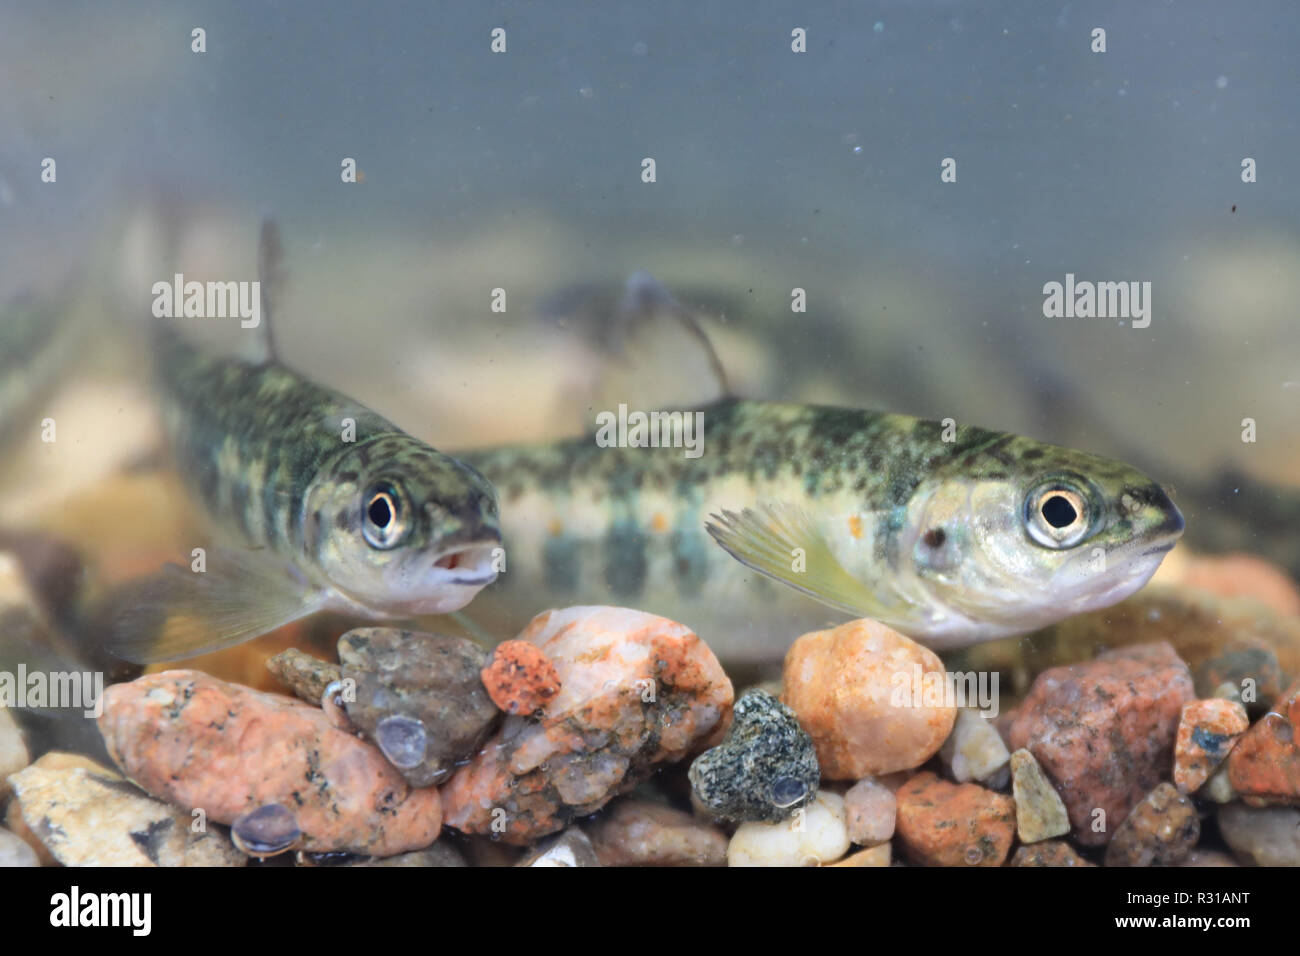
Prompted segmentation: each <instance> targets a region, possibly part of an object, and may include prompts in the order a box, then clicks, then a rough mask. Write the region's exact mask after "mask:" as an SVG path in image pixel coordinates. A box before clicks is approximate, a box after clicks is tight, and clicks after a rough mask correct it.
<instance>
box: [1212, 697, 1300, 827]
mask: <svg viewBox="0 0 1300 956" xmlns="http://www.w3.org/2000/svg"><path fill="white" fill-rule="evenodd" d="M1298 726H1300V681H1297V682H1296V683H1294V684H1292V685H1291V686H1290V687H1288V688H1287V689H1286V691H1285V692H1283V694H1282V695H1281V697H1280V699H1279V700H1278V701H1277V702H1276V703H1275V705H1274V707H1273V709H1272V710H1270V711H1269V712H1268V713H1267V714H1265V715H1264V716H1263V717H1261V718H1260V719H1259V720H1257V721H1256V722H1255V723H1254V724H1253V725H1252V726H1251V728H1250V729H1249V730H1247V731H1246V732H1245V733H1244V734H1243V735H1242V736H1241V738H1240V739H1239V740H1238V741H1237V745H1236V746H1235V747H1233V748H1232V753H1230V754H1229V755H1228V781H1229V782H1230V783H1231V784H1232V789H1233V790H1235V791H1236V792H1237V793H1239V794H1241V796H1242V799H1244V800H1245V801H1246V802H1247V803H1249V804H1251V805H1252V806H1266V805H1268V804H1274V803H1291V804H1295V803H1300V748H1297V747H1296V739H1295V735H1296V728H1297V727H1298Z"/></svg>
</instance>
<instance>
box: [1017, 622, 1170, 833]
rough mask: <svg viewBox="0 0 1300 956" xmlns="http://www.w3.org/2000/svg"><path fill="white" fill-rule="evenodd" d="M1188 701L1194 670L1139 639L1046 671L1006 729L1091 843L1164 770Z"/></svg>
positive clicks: (1110, 829)
mask: <svg viewBox="0 0 1300 956" xmlns="http://www.w3.org/2000/svg"><path fill="white" fill-rule="evenodd" d="M1192 699H1193V691H1192V679H1191V675H1190V674H1189V673H1188V671H1187V665H1186V664H1184V663H1183V662H1182V660H1180V659H1179V657H1178V655H1177V654H1175V653H1174V650H1173V648H1172V647H1170V646H1169V645H1168V644H1166V643H1163V642H1162V643H1159V644H1139V645H1135V646H1132V647H1126V648H1124V649H1123V650H1118V651H1108V652H1106V653H1104V654H1101V655H1100V656H1099V657H1098V658H1097V659H1096V660H1095V661H1092V662H1090V663H1087V664H1075V665H1072V666H1069V667H1053V668H1051V669H1049V670H1046V671H1043V672H1042V673H1041V674H1039V675H1038V677H1037V678H1036V679H1035V680H1034V683H1033V686H1032V687H1031V688H1030V691H1029V695H1028V696H1027V697H1026V698H1025V700H1024V702H1023V703H1022V704H1021V705H1020V707H1019V709H1018V712H1017V714H1016V719H1015V720H1014V721H1013V722H1012V724H1011V727H1010V730H1009V734H1008V736H1009V737H1010V743H1011V746H1013V747H1015V748H1016V749H1020V748H1022V747H1023V748H1027V749H1028V750H1029V751H1030V752H1032V753H1033V755H1034V757H1035V759H1037V760H1038V762H1039V764H1040V765H1041V766H1042V768H1043V770H1044V771H1045V772H1046V773H1047V775H1048V776H1049V777H1050V778H1051V779H1052V781H1053V782H1054V783H1055V784H1056V790H1057V793H1059V794H1060V796H1061V799H1062V801H1063V802H1064V803H1065V806H1066V809H1067V810H1068V811H1069V814H1070V822H1071V823H1072V825H1073V827H1074V837H1075V839H1076V840H1077V841H1078V842H1079V843H1081V844H1083V845H1085V846H1095V845H1098V844H1102V843H1105V842H1107V840H1108V839H1109V838H1110V834H1111V833H1113V832H1114V830H1115V828H1117V827H1118V826H1119V824H1120V823H1122V822H1123V820H1124V818H1125V817H1126V816H1128V813H1129V811H1130V810H1131V809H1132V808H1133V806H1135V805H1136V804H1137V803H1138V802H1139V801H1140V800H1142V799H1143V797H1145V796H1146V794H1147V793H1149V792H1150V791H1151V789H1152V788H1153V787H1154V786H1155V785H1156V784H1157V783H1159V782H1160V779H1161V777H1162V776H1163V775H1165V774H1168V772H1169V767H1170V765H1171V764H1172V762H1173V756H1174V737H1175V734H1176V732H1177V730H1178V720H1179V717H1180V715H1181V714H1182V710H1183V706H1184V705H1186V704H1187V703H1189V702H1190V701H1191V700H1192ZM1097 810H1101V811H1102V812H1103V813H1104V814H1105V821H1106V829H1105V830H1104V831H1101V832H1098V831H1096V830H1094V829H1093V828H1092V823H1093V821H1094V819H1096V817H1095V815H1094V814H1095V811H1097Z"/></svg>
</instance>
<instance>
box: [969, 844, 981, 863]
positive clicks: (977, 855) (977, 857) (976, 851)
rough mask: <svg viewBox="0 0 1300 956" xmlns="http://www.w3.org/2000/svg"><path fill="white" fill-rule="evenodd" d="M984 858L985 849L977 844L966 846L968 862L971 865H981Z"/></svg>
mask: <svg viewBox="0 0 1300 956" xmlns="http://www.w3.org/2000/svg"><path fill="white" fill-rule="evenodd" d="M983 859H984V851H983V850H981V849H980V848H979V847H977V846H968V847H966V862H967V863H969V864H970V865H971V866H979V864H980V862H981V861H982V860H983Z"/></svg>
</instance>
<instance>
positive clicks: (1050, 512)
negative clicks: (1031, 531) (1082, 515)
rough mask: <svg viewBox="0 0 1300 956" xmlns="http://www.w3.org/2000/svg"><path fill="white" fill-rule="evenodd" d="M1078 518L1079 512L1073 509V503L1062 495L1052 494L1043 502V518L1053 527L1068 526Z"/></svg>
mask: <svg viewBox="0 0 1300 956" xmlns="http://www.w3.org/2000/svg"><path fill="white" fill-rule="evenodd" d="M1078 518H1079V512H1077V511H1075V510H1074V505H1072V504H1070V501H1069V499H1068V498H1066V497H1064V496H1063V495H1052V497H1050V498H1048V499H1047V500H1046V501H1044V502H1043V520H1044V521H1046V522H1047V523H1048V524H1050V525H1051V526H1052V527H1053V528H1068V527H1069V526H1070V525H1072V524H1074V522H1075V521H1077V520H1078Z"/></svg>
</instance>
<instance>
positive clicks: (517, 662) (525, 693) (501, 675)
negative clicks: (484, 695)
mask: <svg viewBox="0 0 1300 956" xmlns="http://www.w3.org/2000/svg"><path fill="white" fill-rule="evenodd" d="M480 676H481V677H482V678H483V686H484V687H486V688H487V692H488V696H489V697H491V698H492V703H494V704H496V705H497V706H498V707H500V708H501V709H502V710H504V711H505V712H506V713H507V714H531V713H534V712H536V711H538V710H541V709H542V708H543V707H545V706H546V702H547V701H549V700H550V699H551V698H552V697H554V696H555V695H556V694H558V693H559V692H560V677H559V675H558V674H556V673H555V665H554V664H552V663H551V660H550V658H548V657H547V656H546V654H545V652H544V651H543V650H542V649H541V648H540V647H538V646H537V645H536V644H530V643H528V642H527V641H503V642H501V643H500V644H498V645H497V649H496V651H494V652H493V654H492V660H491V661H489V662H488V666H487V667H485V668H483V671H482V673H481V675H480Z"/></svg>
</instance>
